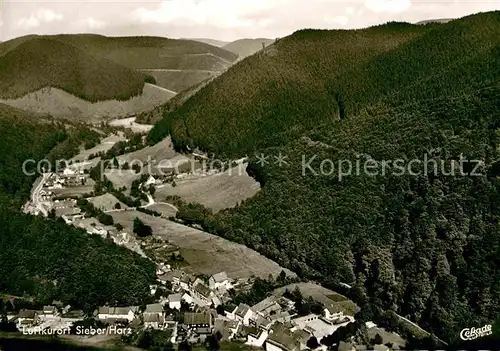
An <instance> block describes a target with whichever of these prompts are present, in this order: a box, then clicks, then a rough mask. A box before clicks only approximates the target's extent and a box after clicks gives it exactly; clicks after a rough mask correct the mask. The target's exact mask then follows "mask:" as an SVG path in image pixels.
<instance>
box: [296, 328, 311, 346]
mask: <svg viewBox="0 0 500 351" xmlns="http://www.w3.org/2000/svg"><path fill="white" fill-rule="evenodd" d="M293 337H294V338H295V340H297V341H298V342H299V345H300V350H306V349H308V347H307V342H308V341H309V339H310V338H311V337H312V335H311V334H310V333H308V332H307V331H305V330H302V329H297V330H296V331H294V332H293Z"/></svg>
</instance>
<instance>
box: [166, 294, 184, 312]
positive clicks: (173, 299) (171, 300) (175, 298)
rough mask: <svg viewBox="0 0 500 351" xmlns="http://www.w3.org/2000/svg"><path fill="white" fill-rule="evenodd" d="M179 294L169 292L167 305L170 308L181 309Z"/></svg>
mask: <svg viewBox="0 0 500 351" xmlns="http://www.w3.org/2000/svg"><path fill="white" fill-rule="evenodd" d="M181 301H182V296H181V294H170V295H168V307H170V308H171V309H176V310H180V309H181Z"/></svg>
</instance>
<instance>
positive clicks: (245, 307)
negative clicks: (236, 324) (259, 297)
mask: <svg viewBox="0 0 500 351" xmlns="http://www.w3.org/2000/svg"><path fill="white" fill-rule="evenodd" d="M249 309H250V306H248V305H247V304H244V303H240V305H239V306H238V308H237V309H236V312H235V314H236V315H237V316H240V317H244V316H245V315H246V314H247V312H248V310H249Z"/></svg>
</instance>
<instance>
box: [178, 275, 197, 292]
mask: <svg viewBox="0 0 500 351" xmlns="http://www.w3.org/2000/svg"><path fill="white" fill-rule="evenodd" d="M194 281H195V277H193V276H192V275H191V274H184V275H183V276H182V277H181V278H180V281H179V284H180V286H181V288H182V289H184V290H189V289H190V288H191V287H192V286H193V282H194Z"/></svg>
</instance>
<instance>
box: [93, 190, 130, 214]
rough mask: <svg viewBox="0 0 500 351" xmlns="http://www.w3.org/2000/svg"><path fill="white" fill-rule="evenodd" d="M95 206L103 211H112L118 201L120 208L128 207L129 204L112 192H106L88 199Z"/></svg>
mask: <svg viewBox="0 0 500 351" xmlns="http://www.w3.org/2000/svg"><path fill="white" fill-rule="evenodd" d="M88 201H89V202H90V203H92V205H94V207H96V208H99V209H101V210H103V211H110V210H114V209H115V205H116V204H117V203H118V204H120V208H123V209H125V208H128V206H127V205H125V204H124V203H123V202H121V201H119V200H118V199H117V198H116V197H115V196H114V195H112V194H104V195H100V196H96V197H91V198H89V199H88Z"/></svg>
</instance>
